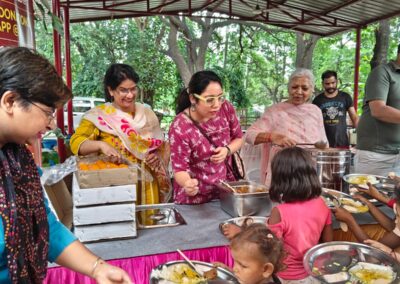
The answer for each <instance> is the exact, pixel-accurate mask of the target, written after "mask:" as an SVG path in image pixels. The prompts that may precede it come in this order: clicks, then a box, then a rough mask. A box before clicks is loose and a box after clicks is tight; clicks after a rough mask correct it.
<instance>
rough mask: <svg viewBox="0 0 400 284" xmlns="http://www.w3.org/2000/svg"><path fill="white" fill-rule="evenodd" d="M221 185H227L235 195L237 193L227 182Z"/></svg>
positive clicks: (222, 182)
mask: <svg viewBox="0 0 400 284" xmlns="http://www.w3.org/2000/svg"><path fill="white" fill-rule="evenodd" d="M221 184H223V185H225V186H226V187H227V188H229V189H230V190H231V191H232V192H233V193H236V190H235V189H234V188H233V187H232V186H231V185H230V184H229V183H227V182H225V181H223V180H221Z"/></svg>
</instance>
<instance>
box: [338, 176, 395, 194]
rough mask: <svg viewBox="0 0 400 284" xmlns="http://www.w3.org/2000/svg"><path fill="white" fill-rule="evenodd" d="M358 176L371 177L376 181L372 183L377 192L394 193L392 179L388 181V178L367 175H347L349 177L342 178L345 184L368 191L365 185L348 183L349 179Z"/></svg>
mask: <svg viewBox="0 0 400 284" xmlns="http://www.w3.org/2000/svg"><path fill="white" fill-rule="evenodd" d="M358 176H373V177H375V178H376V179H377V181H376V183H374V184H373V186H375V187H376V188H377V189H378V190H380V191H383V192H394V189H395V186H396V182H395V181H394V180H393V179H390V178H388V177H384V176H378V175H368V174H349V175H345V176H344V177H343V180H344V181H345V182H347V183H349V184H351V185H352V186H355V187H361V188H365V189H368V186H367V184H356V183H351V182H349V179H351V178H352V177H358Z"/></svg>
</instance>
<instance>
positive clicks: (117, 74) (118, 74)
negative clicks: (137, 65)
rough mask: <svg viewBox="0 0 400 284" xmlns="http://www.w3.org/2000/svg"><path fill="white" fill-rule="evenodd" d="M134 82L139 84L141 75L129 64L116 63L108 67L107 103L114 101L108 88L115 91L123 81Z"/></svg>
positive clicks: (106, 76) (104, 82)
mask: <svg viewBox="0 0 400 284" xmlns="http://www.w3.org/2000/svg"><path fill="white" fill-rule="evenodd" d="M127 79H129V80H132V81H133V82H135V83H136V84H137V83H138V82H139V75H138V74H137V73H136V72H135V70H134V69H133V67H132V66H130V65H128V64H121V63H114V64H111V65H110V67H108V69H107V71H106V74H105V75H104V80H103V84H104V96H105V99H106V102H111V101H112V96H111V95H110V92H109V91H108V88H111V90H115V89H116V88H117V87H118V86H119V85H120V84H121V83H122V82H123V81H125V80H127Z"/></svg>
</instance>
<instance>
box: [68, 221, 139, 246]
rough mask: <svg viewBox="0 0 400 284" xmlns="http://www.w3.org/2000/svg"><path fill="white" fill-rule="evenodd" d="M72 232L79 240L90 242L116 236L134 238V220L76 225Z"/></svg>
mask: <svg viewBox="0 0 400 284" xmlns="http://www.w3.org/2000/svg"><path fill="white" fill-rule="evenodd" d="M74 234H75V236H77V238H78V239H79V240H80V241H81V242H92V241H99V240H109V239H116V238H135V237H136V236H137V231H136V224H135V221H130V222H118V223H109V224H99V225H91V226H77V227H75V229H74Z"/></svg>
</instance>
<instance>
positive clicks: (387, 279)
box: [349, 262, 396, 284]
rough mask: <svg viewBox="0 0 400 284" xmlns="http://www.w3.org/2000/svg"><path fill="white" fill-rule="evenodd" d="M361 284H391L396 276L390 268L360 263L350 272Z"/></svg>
mask: <svg viewBox="0 0 400 284" xmlns="http://www.w3.org/2000/svg"><path fill="white" fill-rule="evenodd" d="M349 272H350V274H351V276H352V277H353V278H355V280H358V281H359V282H360V283H361V284H389V283H392V281H393V280H394V278H395V277H396V274H395V273H394V271H393V269H392V268H391V267H390V266H385V265H378V264H372V263H367V262H359V263H357V264H356V265H355V266H353V267H352V268H350V270H349Z"/></svg>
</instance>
